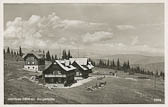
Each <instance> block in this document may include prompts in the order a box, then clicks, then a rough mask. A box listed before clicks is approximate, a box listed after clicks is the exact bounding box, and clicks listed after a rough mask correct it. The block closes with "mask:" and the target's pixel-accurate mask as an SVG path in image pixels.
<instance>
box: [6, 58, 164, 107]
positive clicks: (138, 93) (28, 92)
mask: <svg viewBox="0 0 168 107" xmlns="http://www.w3.org/2000/svg"><path fill="white" fill-rule="evenodd" d="M4 63H5V65H4V67H5V68H4V86H5V87H4V93H5V94H4V101H5V104H24V103H29V104H30V103H31V104H37V103H38V104H46V103H49V104H71V103H74V104H81V103H82V104H98V103H99V104H128V103H130V104H135V103H136V104H144V103H164V81H163V80H161V79H160V78H157V82H156V84H157V85H156V89H154V81H153V77H150V78H151V80H141V79H138V78H137V77H138V76H144V75H140V74H136V75H131V76H130V75H128V74H125V73H123V72H122V71H119V72H118V76H119V78H115V77H106V78H104V80H103V81H106V82H107V85H106V86H104V87H103V88H100V89H97V90H94V91H93V92H88V91H87V90H86V87H88V86H93V85H95V84H96V83H98V82H99V81H100V80H97V79H94V80H92V81H90V82H88V83H85V84H84V85H81V86H78V87H74V88H70V89H59V88H57V89H53V90H50V89H48V88H45V87H42V86H39V85H37V84H35V83H32V82H31V81H29V80H27V79H22V80H19V79H18V78H20V77H23V76H27V77H31V76H32V75H34V73H33V72H28V71H23V70H22V69H21V68H22V67H23V62H22V61H18V62H16V61H10V60H5V62H4ZM94 71H95V72H99V73H102V74H104V73H107V72H111V71H112V72H113V70H110V69H105V68H95V69H94ZM92 75H94V76H100V75H95V74H94V73H93V74H92ZM126 78H135V79H137V81H133V80H130V79H126ZM23 97H27V98H54V99H55V101H36V100H35V101H9V100H8V98H23ZM154 98H159V99H161V100H162V101H161V102H154V100H153V99H154Z"/></svg>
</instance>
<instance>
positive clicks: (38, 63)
mask: <svg viewBox="0 0 168 107" xmlns="http://www.w3.org/2000/svg"><path fill="white" fill-rule="evenodd" d="M23 59H24V69H26V70H29V71H43V70H44V68H45V55H44V53H42V52H41V51H32V52H29V53H26V54H25V55H23Z"/></svg>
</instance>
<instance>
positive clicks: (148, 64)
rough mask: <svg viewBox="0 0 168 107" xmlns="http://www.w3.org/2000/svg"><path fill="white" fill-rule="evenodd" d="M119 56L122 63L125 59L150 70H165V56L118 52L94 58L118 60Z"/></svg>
mask: <svg viewBox="0 0 168 107" xmlns="http://www.w3.org/2000/svg"><path fill="white" fill-rule="evenodd" d="M118 58H119V60H120V63H121V64H122V63H123V62H124V61H128V60H129V62H130V65H131V66H132V67H135V66H138V65H139V66H140V67H141V68H143V69H145V70H150V71H158V72H160V71H162V72H163V71H164V57H163V56H144V55H138V54H117V55H112V56H104V57H103V56H102V57H100V58H92V59H93V60H94V61H95V62H96V63H99V60H100V59H103V60H107V59H109V60H113V59H114V61H115V62H116V61H117V59H118Z"/></svg>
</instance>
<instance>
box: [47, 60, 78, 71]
mask: <svg viewBox="0 0 168 107" xmlns="http://www.w3.org/2000/svg"><path fill="white" fill-rule="evenodd" d="M53 64H58V65H59V66H60V67H61V68H62V69H63V70H65V71H71V70H75V69H76V68H75V67H74V66H72V65H69V66H65V65H63V64H62V61H61V60H55V62H54V63H48V65H46V66H45V69H44V71H46V70H47V69H48V68H49V67H50V66H51V65H53Z"/></svg>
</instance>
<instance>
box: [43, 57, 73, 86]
mask: <svg viewBox="0 0 168 107" xmlns="http://www.w3.org/2000/svg"><path fill="white" fill-rule="evenodd" d="M75 69H76V68H75V67H74V66H72V65H69V64H66V62H65V61H64V62H62V61H60V60H55V62H53V63H51V64H50V65H48V66H47V67H46V68H45V70H44V71H43V73H42V74H43V79H44V82H45V83H49V84H50V83H51V84H58V85H59V84H62V85H64V86H68V85H71V84H72V83H73V82H74V76H75Z"/></svg>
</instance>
